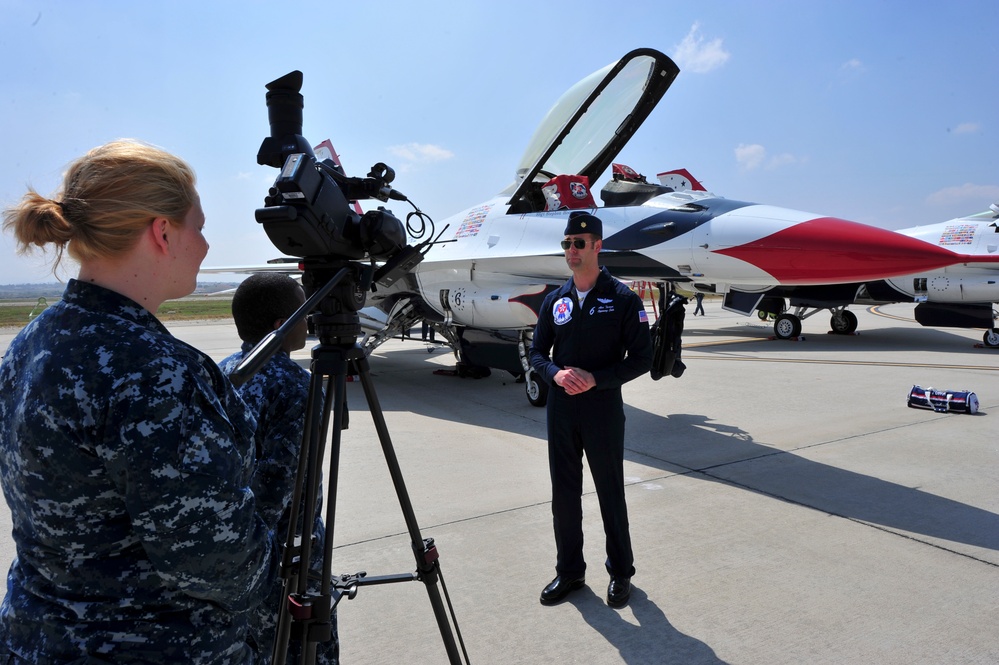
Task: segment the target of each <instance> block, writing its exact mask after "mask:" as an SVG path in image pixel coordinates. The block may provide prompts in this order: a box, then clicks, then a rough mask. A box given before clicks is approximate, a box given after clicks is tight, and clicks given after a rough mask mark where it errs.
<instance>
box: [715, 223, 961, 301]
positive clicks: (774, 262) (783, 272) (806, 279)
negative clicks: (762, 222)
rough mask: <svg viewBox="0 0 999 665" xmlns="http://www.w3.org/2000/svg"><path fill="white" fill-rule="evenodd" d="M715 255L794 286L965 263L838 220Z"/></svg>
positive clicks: (803, 225)
mask: <svg viewBox="0 0 999 665" xmlns="http://www.w3.org/2000/svg"><path fill="white" fill-rule="evenodd" d="M715 253H716V254H723V255H725V256H730V257H732V258H736V259H739V260H740V261H745V262H747V263H750V264H752V265H754V266H756V267H757V268H760V269H761V270H765V271H766V272H767V273H769V274H771V275H773V276H774V277H775V278H776V279H777V280H778V281H780V283H781V284H791V285H793V284H831V283H845V282H862V281H866V280H870V279H880V278H884V277H894V276H896V275H908V274H911V273H918V272H923V271H926V270H935V269H937V268H942V267H944V266H949V265H953V264H955V263H959V262H961V258H962V256H961V255H958V254H955V253H954V252H952V251H950V250H948V249H944V248H942V247H938V246H936V245H932V244H930V243H928V242H923V241H922V240H916V239H915V238H910V237H909V236H905V235H902V234H901V233H895V232H893V231H888V230H886V229H879V228H877V227H875V226H868V225H866V224H858V223H857V222H849V221H846V220H843V219H836V218H834V217H820V218H817V219H812V220H809V221H807V222H801V223H800V224H795V225H794V226H792V227H790V228H787V229H783V230H781V231H778V232H777V233H774V234H772V235H769V236H766V237H765V238H760V239H759V240H754V241H753V242H748V243H746V244H744V245H739V246H738V247H730V248H727V249H721V250H716V251H715Z"/></svg>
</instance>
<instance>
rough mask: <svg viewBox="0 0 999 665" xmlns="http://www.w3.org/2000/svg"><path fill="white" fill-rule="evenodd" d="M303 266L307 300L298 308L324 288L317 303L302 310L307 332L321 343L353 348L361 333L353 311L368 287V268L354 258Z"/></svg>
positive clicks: (303, 282)
mask: <svg viewBox="0 0 999 665" xmlns="http://www.w3.org/2000/svg"><path fill="white" fill-rule="evenodd" d="M304 268H305V269H304V272H303V273H302V288H303V289H305V295H306V298H307V301H306V304H305V305H303V306H302V308H303V309H304V308H305V306H306V305H308V304H309V303H308V299H311V297H312V296H313V295H315V294H316V293H321V292H323V291H324V290H325V291H326V293H325V295H323V296H322V297H321V299H320V300H319V302H318V303H317V306H315V308H314V309H313V310H307V311H306V313H307V314H308V317H309V332H310V333H311V334H313V335H315V336H317V337H318V338H319V342H320V343H321V344H322V345H324V346H339V347H344V348H350V347H353V346H354V344H356V343H357V338H358V337H359V336H360V335H361V321H360V318H359V317H358V315H357V313H358V312H359V311H360V310H361V308H363V307H364V303H365V300H366V299H367V292H368V290H369V289H370V288H371V280H372V273H373V270H372V267H371V266H370V265H366V264H363V263H358V262H355V261H342V260H320V261H311V262H310V261H306V262H305V264H304ZM326 287H329V288H326ZM310 311H311V314H309V313H308V312H310ZM296 314H297V312H296ZM282 327H283V326H282Z"/></svg>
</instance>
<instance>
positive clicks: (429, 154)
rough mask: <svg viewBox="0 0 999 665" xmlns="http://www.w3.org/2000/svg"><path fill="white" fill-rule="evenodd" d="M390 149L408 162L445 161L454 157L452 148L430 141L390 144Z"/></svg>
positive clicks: (427, 162)
mask: <svg viewBox="0 0 999 665" xmlns="http://www.w3.org/2000/svg"><path fill="white" fill-rule="evenodd" d="M388 151H389V152H390V153H392V154H393V155H395V156H396V157H398V158H399V159H404V160H406V161H407V162H419V163H422V164H431V163H434V162H443V161H446V160H448V159H451V158H452V157H454V153H453V152H451V151H450V150H447V149H445V148H442V147H440V146H437V145H431V144H429V143H406V144H405V145H394V146H390V147H389V149H388Z"/></svg>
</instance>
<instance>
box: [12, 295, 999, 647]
mask: <svg viewBox="0 0 999 665" xmlns="http://www.w3.org/2000/svg"><path fill="white" fill-rule="evenodd" d="M706 309H707V316H704V317H692V316H690V312H692V311H693V307H692V306H690V307H688V308H687V311H688V314H687V318H686V331H685V334H684V351H683V360H684V362H685V363H686V365H687V370H686V373H685V374H684V375H683V376H682V377H681V378H679V379H676V378H672V377H666V378H663V379H661V380H660V381H653V380H652V379H651V378H649V377H648V376H645V377H642V378H640V379H637V380H635V381H633V382H631V383H629V384H627V385H626V386H625V388H624V395H625V403H626V407H625V411H626V416H627V419H628V421H627V438H626V444H625V445H626V455H625V476H626V479H627V485H628V487H627V497H628V505H629V511H630V520H631V533H632V540H633V545H634V550H635V557H636V562H635V566H636V568H637V574H636V576H635V578H634V580H633V582H634V591H633V593H632V597H631V602H630V603H629V605H628V606H627V607H626V608H624V609H620V610H615V609H612V608H609V607H608V606H607V605H606V603H605V599H604V598H605V595H606V588H607V582H608V577H607V574H606V572H605V571H604V569H603V565H602V563H603V560H604V549H603V532H602V526H601V522H600V516H599V510H598V507H597V501H596V496H595V494H594V493H593V486H592V482H591V481H590V479H589V476H588V474H587V476H586V485H585V492H586V493H585V496H584V500H583V510H584V520H585V523H584V528H585V533H586V539H587V541H586V546H585V547H586V550H585V551H586V557H587V561H588V563H589V568H588V570H587V584H586V586H585V587H584V588H583V589H581V590H580V591H577V592H575V593H573V594H572V595H570V596H569V598H568V599H567V600H566V601H565V602H564V603H562V604H560V605H557V606H553V607H544V606H542V605H540V604H539V602H538V595H539V593H540V591H541V589H542V588H543V587H544V586H545V585H546V584H547V583H548V582H549V581H550V580H551V579H552V577H553V576H554V560H555V555H554V543H553V537H552V526H551V506H550V487H549V480H548V462H547V451H546V445H547V444H546V441H545V410H544V409H539V408H535V407H532V406H530V404H528V402H527V399H526V397H525V394H524V387H523V385H522V384H517V383H515V382H514V380H513V378H512V377H510V376H509V375H504V374H501V373H498V372H494V373H493V374H492V375H491V376H489V377H486V378H483V379H459V378H455V377H449V376H440V375H436V374H434V370H436V369H441V368H447V367H450V366H452V365H453V364H454V357H453V355H452V354H451V353H450V352H449V351H448V350H447V349H444V348H439V347H438V348H435V349H432V352H431V353H428V347H427V346H426V345H425V344H423V343H422V342H420V341H419V340H416V341H409V340H407V341H398V340H393V341H390V342H388V343H386V344H385V345H383V346H382V347H380V348H379V349H377V350H376V351H375V353H374V354H373V355H372V358H371V374H372V377H373V384H374V387H375V391H376V393H377V397H378V400H379V401H380V405H381V409H382V412H383V413H384V416H385V420H386V423H387V426H388V430H389V433H390V436H391V441H392V447H393V449H394V451H395V453H396V454H397V455H398V459H399V468H400V469H401V471H402V475H403V477H404V479H405V483H406V487H407V488H408V494H409V497H410V499H411V501H412V505H413V510H414V513H415V516H416V519H417V522H418V526H419V528H420V531H421V533H422V536H423V537H425V538H426V537H432V538H434V539H435V541H436V544H437V548H438V551H439V554H440V567H441V571H442V572H443V576H444V583H445V584H446V590H447V593H448V595H449V596H450V600H451V603H452V604H453V609H454V615H455V617H456V619H457V625H458V628H459V629H460V633H461V636H462V638H463V640H464V645H465V648H466V649H467V652H468V659H469V662H471V663H476V664H481V663H532V664H533V663H546V664H547V663H584V662H585V663H598V664H601V665H603V664H612V663H628V664H631V665H639V664H653V663H655V664H661V663H676V664H684V665H701V664H710V663H730V664H733V665H734V664H765V665H780V664H785V663H786V664H800V663H813V664H824V663H828V664H834V663H835V664H843V663H858V664H860V663H864V664H867V663H898V664H903V663H905V664H910V663H997V662H999V631H997V630H996V626H997V625H999V492H997V491H996V488H997V487H999V441H997V437H996V426H995V423H994V422H992V420H993V419H994V418H996V417H999V351H996V350H991V349H985V348H978V347H976V344H980V343H981V331H970V330H955V329H947V330H934V329H927V328H921V327H920V326H918V325H917V324H916V323H915V322H914V321H913V320H912V305H904V304H902V305H891V306H887V307H883V308H881V309H880V310H879V311H878V312H871V311H864V310H862V309H858V310H857V312H856V313H857V315H858V318H859V320H860V327H859V334H857V335H850V336H837V335H830V334H826V330H827V328H826V324H827V321H828V318H827V316H826V315H819V316H816V317H815V318H810V319H807V320H806V321H805V322H804V326H803V327H804V339H802V340H800V341H780V340H771V339H769V337H770V336H771V335H772V334H773V333H772V330H771V328H770V325H769V324H764V323H762V322H760V321H759V320H758V319H755V318H746V317H742V316H739V315H736V314H732V313H728V312H724V311H722V310H720V309H719V308H718V304H717V302H711V301H708V302H706ZM171 329H172V330H173V332H174V333H175V334H176V335H178V336H179V337H181V338H182V339H185V340H187V341H189V342H191V343H193V344H194V345H195V346H197V347H199V348H202V349H204V350H205V351H206V352H208V353H210V354H211V355H212V356H213V357H215V358H216V359H221V358H222V357H224V356H225V355H228V353H230V352H232V351H233V350H235V349H236V348H237V347H238V340H237V339H236V336H235V331H234V329H233V328H232V326H231V323H221V324H201V325H190V324H189V325H173V326H171ZM9 339H10V335H0V345H2V347H3V348H6V344H7V342H9ZM295 357H296V358H299V359H301V360H302V362H307V360H308V358H309V352H308V351H307V350H306V351H303V352H299V353H297V354H296V356H295ZM915 384H918V385H921V386H924V387H928V386H932V387H935V388H938V389H968V390H972V391H975V392H976V393H977V395H978V398H979V400H980V402H981V407H980V412H979V414H978V415H965V414H957V413H937V412H934V411H931V410H920V409H912V408H908V407H907V406H906V398H907V396H908V394H909V390H910V389H911V388H912V386H913V385H915ZM347 386H348V387H347V399H348V403H349V407H350V424H349V428H348V429H347V430H345V431H344V432H343V436H342V441H341V445H340V452H341V462H340V465H339V468H338V469H336V470H332V469H329V468H328V467H326V474H327V476H329V475H330V474H331V473H332V472H333V471H337V472H338V473H337V474H336V475H337V476H338V484H339V491H338V493H337V497H336V498H337V503H336V516H335V520H334V524H333V525H332V528H333V530H334V532H335V545H336V549H335V551H334V562H333V569H334V571H335V572H337V573H354V572H358V571H366V572H367V573H368V575H369V576H381V575H394V574H399V573H407V574H408V573H412V572H413V571H414V570H415V563H414V557H413V553H412V549H411V545H410V543H411V539H410V535H409V533H408V532H407V525H406V523H405V520H404V518H403V515H402V512H401V511H400V508H399V502H398V500H397V494H396V492H395V489H394V488H393V486H392V483H391V481H390V477H389V473H388V468H389V467H388V464H387V463H386V462H385V459H384V457H383V456H382V452H381V449H380V446H379V441H378V437H377V434H376V432H375V428H374V426H373V424H372V419H371V418H370V416H369V414H368V413H367V411H368V408H367V405H366V402H365V397H364V394H363V392H362V390H361V386H360V384H358V383H348V384H347ZM9 519H10V518H9V515H8V514H7V513H6V506H4V507H3V510H2V511H0V534H2V535H0V565H3V566H6V565H7V564H8V562H9V560H10V559H11V558H12V557H13V555H14V553H13V546H12V543H11V542H10V537H9V532H10V526H9V525H10V522H9ZM443 586H444V585H433V586H431V587H430V588H429V589H428V587H426V586H425V585H424V584H422V583H420V582H402V583H398V584H387V585H378V586H362V587H360V588H359V589H358V592H357V595H356V597H355V598H353V599H347V598H344V599H343V600H342V601H341V603H340V605H339V606H338V616H339V632H340V639H341V645H342V646H341V655H342V662H343V663H345V664H349V665H358V664H375V663H378V664H382V663H411V662H424V663H442V662H447V657H446V652H445V649H444V639H443V638H442V634H441V631H440V630H439V624H438V622H437V621H436V620H435V616H434V612H433V604H432V602H431V594H430V593H428V592H430V591H433V592H437V591H440V590H441V588H442V587H443ZM446 632H447V633H449V634H450V633H451V629H450V628H448V629H447V630H446Z"/></svg>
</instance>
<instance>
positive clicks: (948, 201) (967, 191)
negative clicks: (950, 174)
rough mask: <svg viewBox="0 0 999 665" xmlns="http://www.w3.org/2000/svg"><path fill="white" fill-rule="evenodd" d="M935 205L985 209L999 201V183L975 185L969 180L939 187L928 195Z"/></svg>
mask: <svg viewBox="0 0 999 665" xmlns="http://www.w3.org/2000/svg"><path fill="white" fill-rule="evenodd" d="M926 203H928V204H929V205H934V206H948V207H951V206H966V207H969V208H981V209H982V210H985V209H986V208H988V207H989V204H991V203H999V185H975V184H972V183H970V182H967V183H965V184H963V185H956V186H954V187H944V188H943V189H938V190H937V191H935V192H933V193H932V194H930V195H929V196H927V197H926Z"/></svg>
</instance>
